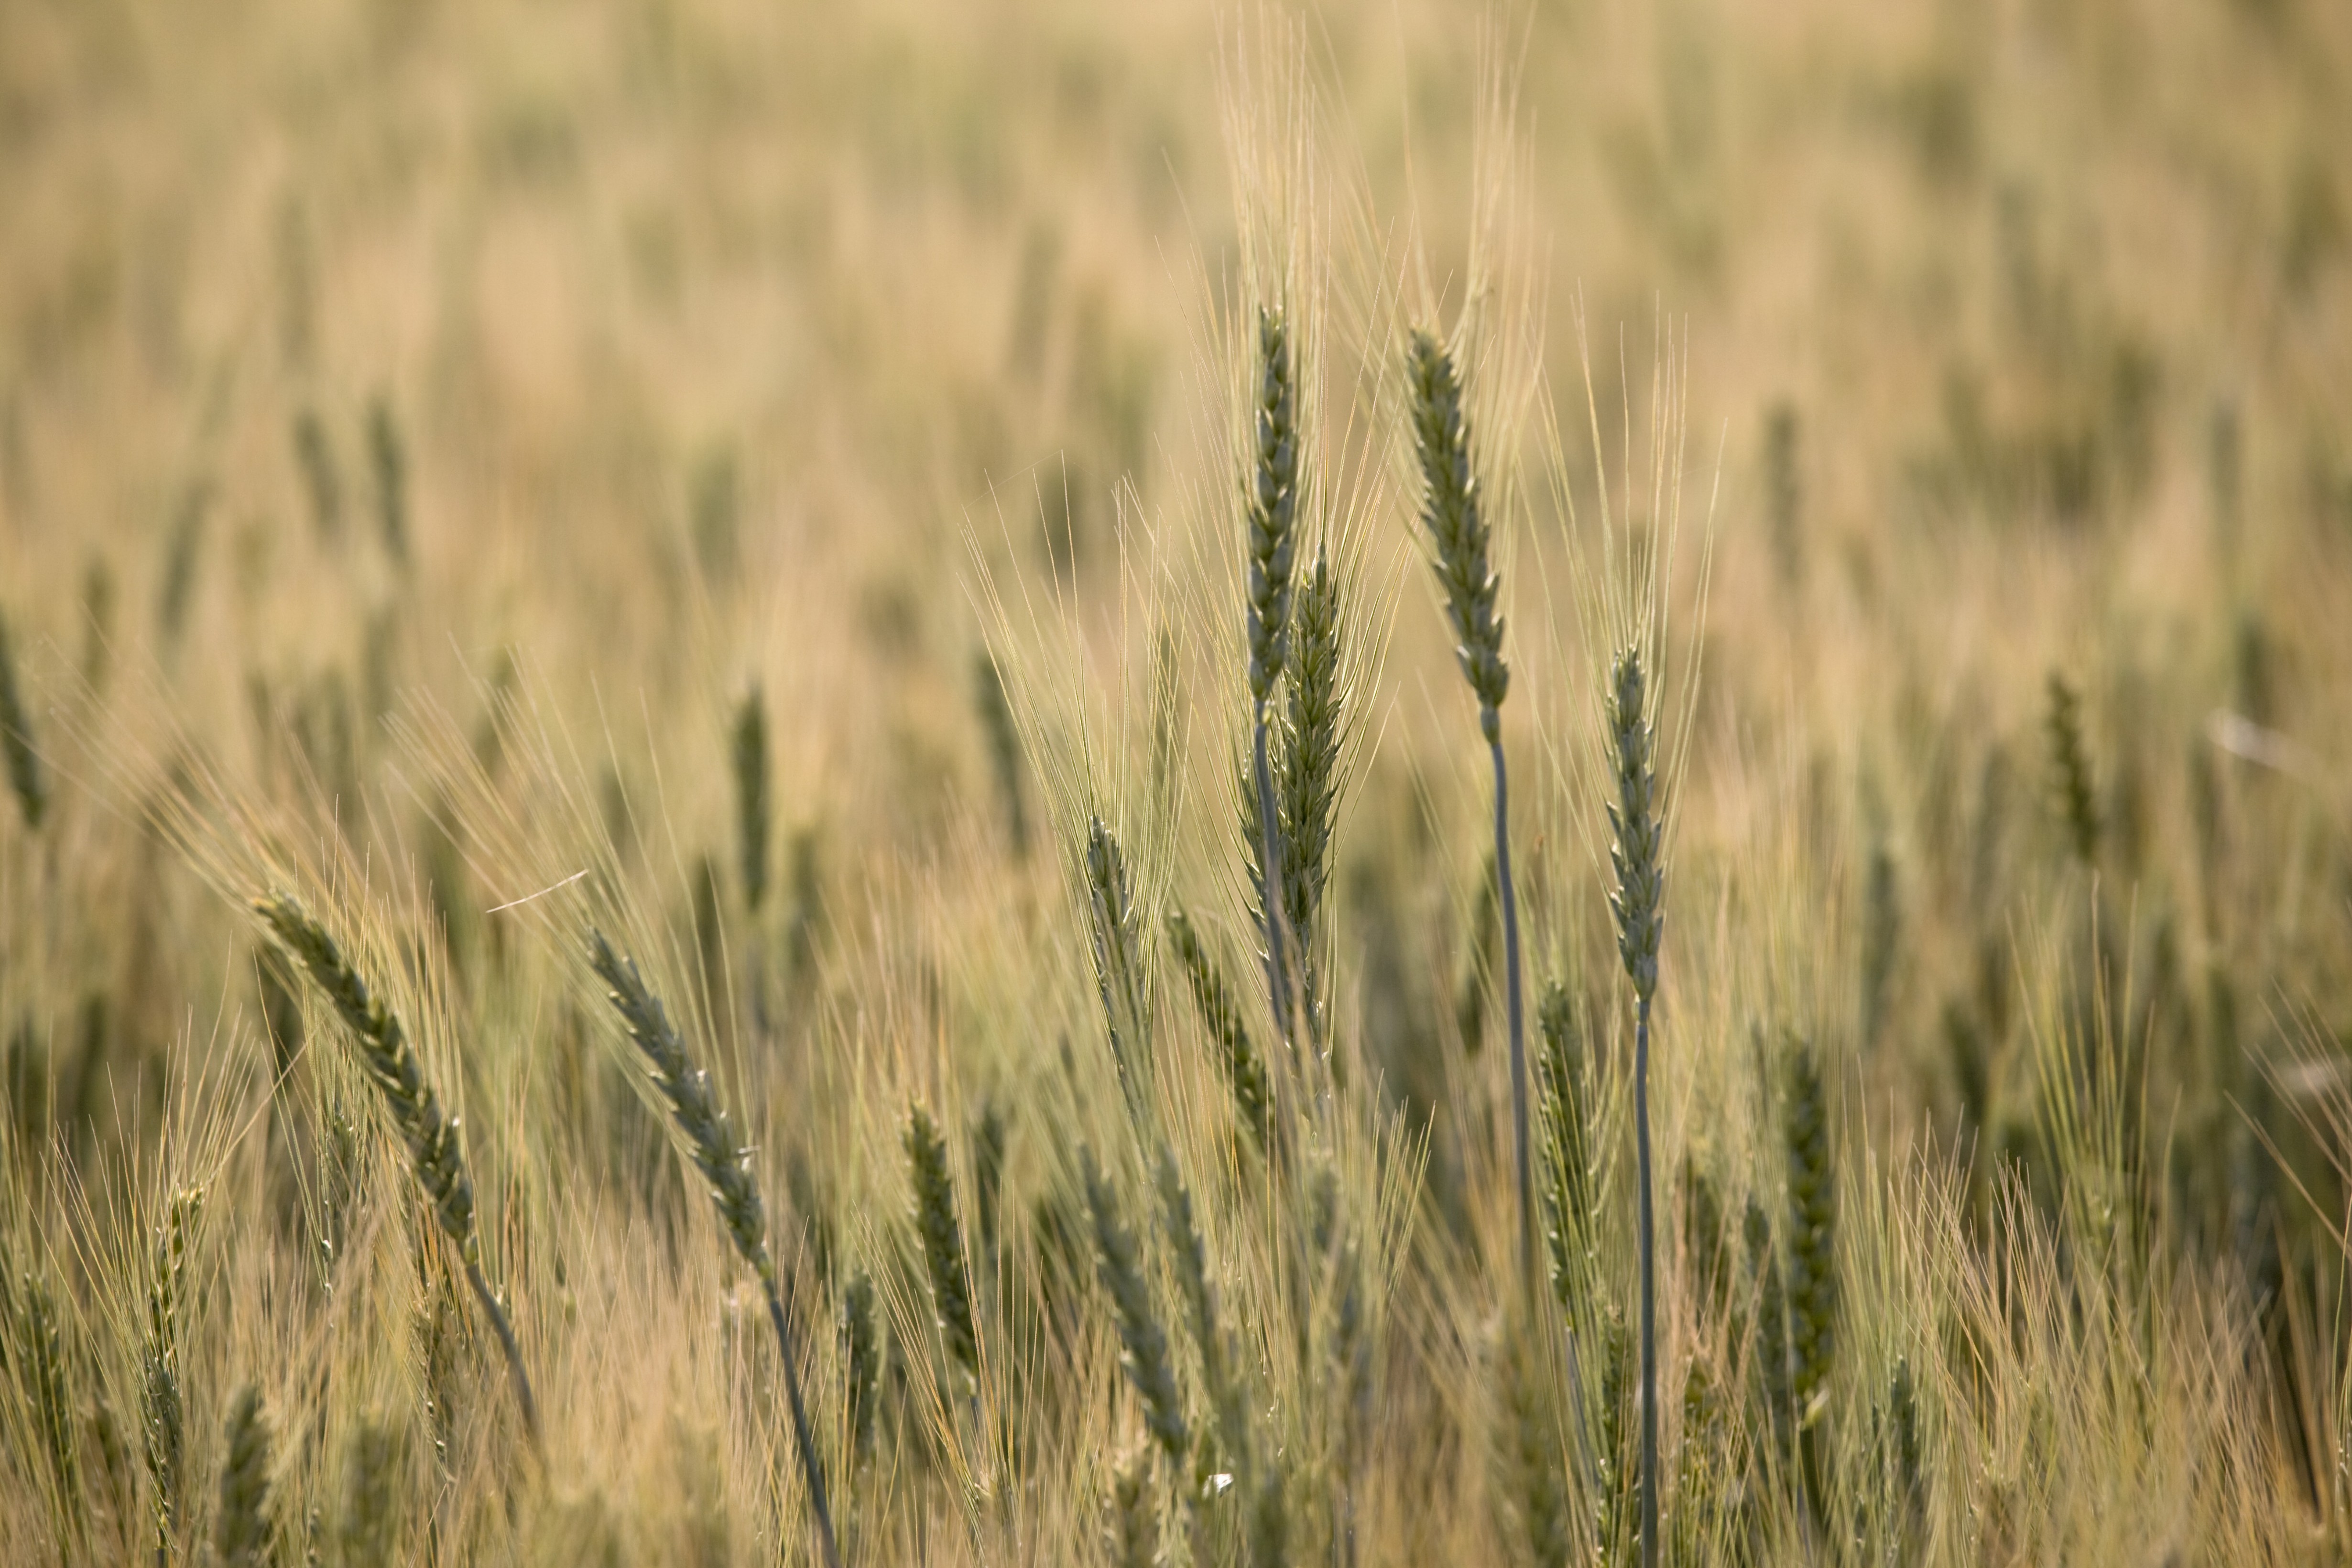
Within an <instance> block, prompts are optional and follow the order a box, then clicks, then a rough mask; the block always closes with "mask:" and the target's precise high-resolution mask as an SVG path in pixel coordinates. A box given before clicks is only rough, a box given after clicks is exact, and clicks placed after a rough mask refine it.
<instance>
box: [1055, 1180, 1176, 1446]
mask: <svg viewBox="0 0 2352 1568" xmlns="http://www.w3.org/2000/svg"><path fill="white" fill-rule="evenodd" d="M1078 1157H1079V1160H1080V1162H1081V1170H1082V1172H1083V1173H1084V1176H1085V1179H1086V1186H1087V1207H1088V1208H1089V1209H1091V1210H1092V1211H1093V1214H1094V1222H1095V1249H1096V1259H1095V1261H1096V1264H1097V1269H1098V1271H1099V1273H1100V1276H1101V1279H1102V1286H1103V1290H1104V1292H1105V1293H1106V1294H1107V1295H1108V1296H1109V1297H1110V1300H1111V1315H1112V1318H1113V1319H1114V1320H1115V1321H1116V1322H1117V1324H1118V1341H1119V1345H1120V1347H1121V1348H1122V1349H1123V1351H1124V1352H1126V1353H1125V1355H1124V1357H1123V1361H1124V1363H1125V1365H1126V1368H1127V1375H1128V1380H1129V1382H1130V1383H1132V1384H1135V1392H1136V1393H1137V1394H1138V1395H1139V1396H1140V1397H1141V1398H1142V1401H1143V1424H1144V1426H1145V1428H1146V1429H1147V1430H1149V1431H1150V1434H1151V1436H1152V1440H1153V1441H1154V1442H1156V1443H1158V1444H1159V1445H1160V1452H1161V1453H1162V1454H1164V1455H1166V1456H1167V1459H1168V1463H1169V1465H1170V1467H1171V1468H1174V1469H1176V1470H1178V1471H1180V1472H1181V1469H1182V1467H1183V1464H1184V1451H1185V1449H1186V1448H1188V1447H1191V1445H1192V1436H1191V1431H1190V1428H1189V1426H1188V1425H1187V1424H1186V1422H1185V1419H1184V1406H1183V1401H1182V1399H1181V1396H1180V1395H1179V1394H1178V1393H1177V1391H1176V1375H1175V1373H1174V1371H1173V1370H1172V1369H1171V1367H1170V1365H1169V1362H1168V1335H1167V1333H1166V1331H1164V1330H1162V1329H1161V1328H1160V1317H1159V1313H1158V1312H1157V1311H1156V1310H1154V1309H1153V1307H1152V1304H1151V1291H1150V1287H1149V1286H1148V1285H1147V1284H1146V1283H1145V1282H1144V1278H1143V1262H1142V1255H1141V1250H1140V1248H1139V1247H1138V1246H1137V1245H1136V1239H1135V1234H1134V1233H1133V1232H1132V1231H1130V1230H1129V1229H1128V1228H1127V1226H1125V1225H1124V1224H1123V1223H1121V1221H1120V1219H1119V1215H1118V1193H1117V1191H1116V1190H1114V1189H1113V1188H1112V1186H1111V1184H1110V1183H1109V1181H1108V1179H1107V1178H1106V1177H1105V1176H1104V1175H1103V1173H1102V1170H1101V1168H1100V1167H1099V1166H1097V1164H1096V1163H1095V1157H1094V1153H1093V1152H1092V1151H1091V1150H1087V1149H1083V1148H1082V1149H1080V1150H1079V1152H1078Z"/></svg>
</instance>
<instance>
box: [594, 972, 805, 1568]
mask: <svg viewBox="0 0 2352 1568" xmlns="http://www.w3.org/2000/svg"><path fill="white" fill-rule="evenodd" d="M589 942H590V944H591V953H590V963H591V964H592V965H593V968H594V969H595V971H596V977H597V978H598V979H600V980H602V981H603V982H604V984H605V985H607V986H608V987H610V995H611V998H612V1003H613V1005H614V1008H615V1009H616V1010H617V1011H618V1012H619V1013H620V1015H621V1022H622V1024H623V1025H624V1026H626V1027H627V1029H628V1031H629V1038H630V1039H631V1040H633V1041H635V1044H636V1047H637V1049H638V1050H639V1051H641V1052H643V1053H644V1055H645V1058H646V1067H647V1068H648V1069H649V1070H650V1072H651V1073H652V1076H653V1080H654V1087H655V1088H656V1089H660V1090H661V1094H662V1098H663V1099H664V1100H667V1101H668V1102H669V1110H670V1119H671V1120H672V1121H675V1122H677V1130H678V1131H679V1132H680V1133H682V1134H683V1135H684V1136H685V1139H686V1152H687V1157H688V1158H689V1159H691V1160H692V1161H693V1162H694V1165H695V1169H696V1170H698V1171H700V1172H701V1173H702V1176H703V1179H704V1180H705V1181H707V1182H709V1184H710V1201H711V1202H712V1203H714V1204H717V1205H719V1219H720V1220H721V1221H722V1222H723V1223H724V1224H725V1226H726V1227H727V1235H728V1238H729V1239H730V1240H731V1241H732V1242H733V1243H734V1244H735V1250H736V1252H737V1253H738V1254H740V1256H741V1258H742V1259H743V1261H744V1262H745V1263H747V1264H749V1265H751V1271H752V1272H753V1273H754V1274H757V1275H758V1276H759V1277H760V1289H761V1290H762V1291H764V1292H765V1293H766V1294H767V1298H768V1321H770V1322H772V1324H774V1325H775V1330H776V1344H777V1346H778V1348H779V1349H780V1350H782V1352H783V1363H784V1399H785V1402H786V1404H787V1405H789V1406H790V1408H791V1412H792V1418H793V1444H794V1445H795V1446H796V1447H798V1449H799V1451H800V1458H801V1477H802V1479H803V1481H804V1482H805V1483H806V1484H807V1486H808V1494H809V1511H810V1512H811V1513H813V1514H814V1515H815V1516H816V1532H817V1541H818V1543H819V1545H820V1546H821V1547H822V1549H823V1551H824V1561H825V1564H826V1568H841V1551H840V1548H839V1547H837V1546H836V1545H835V1543H834V1535H833V1510H832V1507H831V1505H830V1504H829V1503H828V1501H827V1500H826V1494H825V1486H824V1461H823V1460H822V1459H820V1458H818V1457H817V1451H816V1439H815V1437H814V1435H813V1434H812V1433H811V1431H810V1427H809V1418H808V1406H807V1405H806V1404H804V1403H803V1400H802V1398H801V1374H800V1358H799V1357H798V1356H797V1355H795V1354H794V1353H793V1335H792V1326H791V1321H790V1318H789V1316H788V1314H787V1313H786V1312H785V1310H784V1296H785V1295H786V1293H788V1292H789V1291H790V1290H791V1289H792V1283H791V1280H790V1279H789V1278H788V1277H786V1276H785V1275H783V1274H782V1272H781V1271H779V1270H778V1269H777V1268H776V1262H775V1258H773V1256H772V1255H771V1254H770V1252H769V1251H768V1229H767V1213H766V1210H765V1209H764V1207H763V1206H762V1205H761V1202H760V1189H759V1188H758V1187H756V1186H754V1185H753V1184H752V1183H751V1151H750V1150H748V1149H746V1148H744V1147H743V1146H742V1145H741V1144H740V1143H738V1142H735V1137H734V1133H733V1131H731V1130H730V1128H729V1127H728V1125H727V1113H726V1112H725V1111H723V1110H719V1106H718V1103H717V1101H716V1100H713V1099H712V1098H711V1093H710V1075H709V1073H708V1072H705V1071H704V1070H703V1069H702V1068H698V1067H696V1066H695V1065H694V1061H693V1058H690V1057H688V1055H687V1054H686V1042H685V1041H683V1040H682V1039H680V1038H679V1037H678V1033H677V1029H676V1028H675V1027H674V1026H672V1025H671V1023H670V1021H669V1014H668V1013H667V1010H665V1009H664V1008H663V1006H662V1005H661V998H659V997H658V996H656V995H655V994H653V992H652V991H651V989H649V988H648V987H647V986H646V983H645V979H644V977H643V976H642V975H640V974H639V973H637V965H636V961H635V959H629V958H623V957H622V956H621V955H620V954H618V953H616V952H614V951H613V944H612V943H610V942H606V941H605V940H604V932H602V931H592V932H590V933H589Z"/></svg>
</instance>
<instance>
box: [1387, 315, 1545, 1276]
mask: <svg viewBox="0 0 2352 1568" xmlns="http://www.w3.org/2000/svg"><path fill="white" fill-rule="evenodd" d="M1409 358H1410V364H1409V370H1410V379H1411V383H1412V384H1411V387H1410V389H1409V390H1410V393H1411V398H1412V428H1413V440H1414V445H1415V447H1416V448H1417V449H1418V451H1419V453H1420V458H1421V472H1422V479H1423V481H1424V483H1425V485H1426V487H1427V495H1426V497H1425V499H1424V500H1423V506H1422V521H1423V524H1424V525H1425V526H1426V527H1427V528H1428V530H1429V533H1430V542H1431V543H1432V545H1433V547H1434V549H1435V555H1434V557H1433V561H1432V563H1431V564H1432V565H1433V566H1434V567H1435V568H1436V570H1437V580H1438V584H1439V586H1441V587H1442V588H1443V589H1444V592H1445V616H1446V619H1447V620H1448V621H1449V622H1451V623H1452V625H1453V627H1454V658H1455V659H1456V660H1457V661H1459V663H1460V664H1461V666H1462V674H1463V678H1464V679H1466V680H1467V681H1468V682H1469V683H1470V689H1471V691H1472V692H1473V693H1474V694H1475V696H1476V697H1477V699H1478V730H1479V732H1480V733H1481V734H1483V735H1484V736H1485V737H1486V751H1487V755H1488V757H1489V759H1490V760H1491V761H1492V762H1493V763H1494V768H1495V881H1496V891H1497V894H1498V896H1499V898H1500V899H1501V901H1502V908H1503V975H1504V991H1505V1004H1506V1007H1507V1013H1508V1016H1509V1019H1510V1032H1511V1152H1512V1159H1513V1161H1514V1163H1515V1168H1516V1171H1517V1178H1518V1190H1519V1274H1520V1284H1521V1287H1522V1289H1524V1290H1525V1291H1526V1292H1527V1294H1528V1297H1529V1299H1532V1298H1533V1296H1534V1294H1535V1282H1536V1278H1537V1276H1536V1199H1535V1175H1534V1167H1533V1164H1532V1158H1533V1156H1532V1154H1531V1152H1530V1151H1529V1149H1528V1049H1527V1037H1526V1030H1525V1026H1524V1023H1523V1021H1522V1019H1521V1015H1520V1003H1519V905H1518V899H1517V894H1516V892H1515V891H1514V889H1513V888H1512V884H1511V809H1510V799H1511V795H1510V777H1509V774H1508V773H1507V771H1506V770H1505V768H1504V765H1503V718H1502V708H1503V699H1504V698H1505V697H1506V696H1507V695H1509V693H1510V689H1511V671H1510V667H1509V666H1508V665H1507V664H1506V663H1505V662H1504V660H1503V618H1502V616H1498V615H1496V613H1495V601H1496V598H1497V596H1498V595H1500V593H1501V589H1502V584H1501V581H1500V579H1498V578H1497V577H1496V575H1495V574H1494V572H1493V571H1492V570H1491V569H1490V568H1489V566H1488V564H1487V544H1488V534H1489V528H1488V523H1487V520H1486V509H1485V505H1484V499H1483V497H1484V492H1483V491H1482V490H1481V489H1480V488H1479V485H1478V481H1477V478H1476V476H1475V474H1473V473H1472V471H1471V467H1470V425H1469V420H1468V418H1467V416H1465V413H1464V412H1463V407H1462V378H1461V375H1460V374H1459V373H1458V372H1457V371H1456V370H1455V368H1454V355H1453V353H1452V352H1451V351H1449V350H1448V349H1446V348H1445V347H1444V345H1442V344H1441V343H1439V342H1438V341H1437V340H1436V339H1435V338H1433V337H1432V336H1431V335H1430V334H1429V333H1427V332H1425V331H1415V332H1414V333H1413V334H1412V348H1411V351H1410V355H1409Z"/></svg>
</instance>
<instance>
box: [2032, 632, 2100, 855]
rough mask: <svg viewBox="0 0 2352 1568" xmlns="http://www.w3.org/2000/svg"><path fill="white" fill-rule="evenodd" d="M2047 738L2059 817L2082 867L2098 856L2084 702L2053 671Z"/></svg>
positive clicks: (2095, 816) (2095, 795) (2070, 845)
mask: <svg viewBox="0 0 2352 1568" xmlns="http://www.w3.org/2000/svg"><path fill="white" fill-rule="evenodd" d="M2043 728H2044V730H2045V731H2047V733H2048V736H2049V741H2050V772H2051V776H2052V781H2053V784H2054V786H2055V788H2056V790H2057V793H2058V811H2059V816H2060V819H2061V820H2062V821H2063V823H2064V824H2065V827H2066V841H2067V844H2068V847H2071V848H2072V849H2073V850H2074V858H2076V859H2077V860H2080V861H2081V862H2082V863H2083V864H2084V865H2085V866H2091V865H2095V864H2096V863H2097V861H2098V858H2099V827H2100V823H2099V807H2098V799H2097V793H2096V790H2095V787H2094V786H2093V784H2092V783H2091V755H2090V748H2089V747H2088V746H2087V745H2086V744H2085V743H2084V740H2083V705H2082V701H2081V700H2080V699H2078V698H2077V697H2076V696H2075V695H2074V688H2073V687H2072V686H2069V685H2068V684H2067V683H2066V678H2065V677H2064V676H2063V675H2061V674H2060V673H2059V672H2058V671H2056V670H2054V669H2053V670H2052V671H2051V672H2050V711H2049V713H2048V715H2047V716H2046V717H2045V719H2044V720H2043Z"/></svg>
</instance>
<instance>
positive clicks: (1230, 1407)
mask: <svg viewBox="0 0 2352 1568" xmlns="http://www.w3.org/2000/svg"><path fill="white" fill-rule="evenodd" d="M1153 1176H1154V1180H1155V1183H1156V1184H1157V1185H1158V1187H1159V1189H1160V1223H1161V1224H1162V1226H1165V1228H1166V1230H1167V1234H1168V1246H1169V1249H1170V1251H1171V1253H1172V1254H1173V1256H1174V1258H1175V1260H1176V1287H1177V1289H1178V1291H1179V1292H1180V1293H1181V1295H1182V1296H1183V1298H1184V1309H1185V1315H1186V1319H1187V1326H1188V1327H1190V1328H1191V1330H1192V1344H1193V1347H1194V1348H1195V1349H1196V1350H1198V1351H1199V1352H1200V1355H1201V1386H1202V1389H1203V1390H1204V1391H1205V1392H1206V1394H1208V1399H1209V1408H1210V1411H1211V1413H1212V1414H1213V1415H1214V1417H1215V1419H1216V1432H1217V1437H1218V1440H1219V1441H1220V1442H1222V1443H1223V1445H1224V1458H1225V1459H1226V1460H1227V1462H1228V1463H1229V1464H1230V1465H1231V1466H1232V1468H1233V1469H1234V1471H1235V1473H1237V1474H1240V1475H1247V1474H1248V1473H1249V1471H1250V1443H1249V1427H1248V1424H1247V1415H1246V1410H1245V1404H1244V1398H1243V1394H1242V1390H1241V1388H1240V1386H1239V1385H1238V1384H1236V1383H1235V1381H1234V1377H1233V1373H1232V1368H1231V1367H1230V1365H1229V1364H1228V1360H1227V1354H1226V1349H1225V1338H1224V1332H1223V1330H1222V1329H1220V1328H1219V1327H1218V1325H1217V1294H1216V1287H1215V1286H1214V1285H1213V1283H1212V1282H1211V1280H1210V1279H1209V1260H1208V1249H1207V1248H1206V1247H1204V1246H1203V1245H1202V1240H1201V1232H1200V1227H1199V1226H1196V1225H1195V1224H1194V1223H1193V1220H1192V1193H1191V1192H1189V1191H1188V1190H1187V1189H1186V1188H1185V1185H1184V1178H1183V1174H1182V1173H1181V1172H1180V1171H1179V1170H1178V1169H1177V1168H1176V1155H1175V1152H1174V1151H1172V1150H1171V1149H1170V1148H1169V1147H1168V1145H1166V1144H1165V1143H1162V1144H1161V1145H1160V1159H1159V1163H1158V1164H1157V1166H1156V1167H1155V1168H1154V1172H1153Z"/></svg>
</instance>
